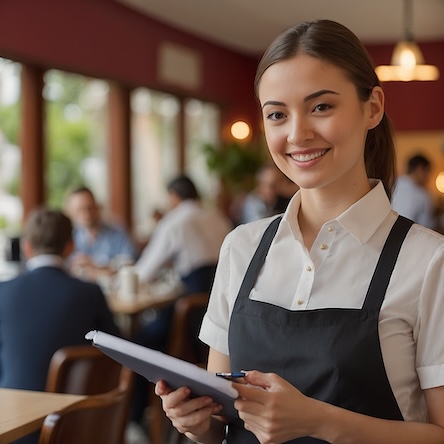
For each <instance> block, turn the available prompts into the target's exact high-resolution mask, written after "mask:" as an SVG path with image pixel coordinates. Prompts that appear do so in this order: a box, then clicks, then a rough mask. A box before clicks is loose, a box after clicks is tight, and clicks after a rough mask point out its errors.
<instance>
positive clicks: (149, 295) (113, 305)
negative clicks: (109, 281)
mask: <svg viewBox="0 0 444 444" xmlns="http://www.w3.org/2000/svg"><path fill="white" fill-rule="evenodd" d="M179 294H180V289H171V291H169V292H157V291H152V290H151V289H150V287H145V288H142V289H141V290H140V292H139V293H138V294H137V295H136V297H135V298H134V300H131V299H130V298H128V297H124V295H119V294H118V293H117V294H116V293H114V294H110V295H108V297H107V301H108V305H109V307H110V309H111V311H112V312H113V313H114V314H116V315H121V316H123V317H124V318H125V320H126V321H127V322H126V324H127V325H126V326H124V329H125V332H126V336H128V337H129V338H133V337H134V334H135V332H136V330H137V322H138V317H139V315H140V314H141V313H142V312H144V311H145V310H148V309H151V308H162V307H165V306H167V305H169V304H171V303H172V302H174V301H175V300H176V299H177V297H178V295H179Z"/></svg>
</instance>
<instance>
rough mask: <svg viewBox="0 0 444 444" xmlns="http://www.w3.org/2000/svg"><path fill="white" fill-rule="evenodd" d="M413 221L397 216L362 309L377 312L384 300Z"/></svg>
mask: <svg viewBox="0 0 444 444" xmlns="http://www.w3.org/2000/svg"><path fill="white" fill-rule="evenodd" d="M412 224H413V221H411V220H410V219H407V218H405V217H403V216H398V219H397V220H396V222H395V223H394V225H393V227H392V229H391V230H390V234H389V235H388V237H387V240H386V241H385V244H384V248H383V249H382V252H381V256H380V257H379V260H378V263H377V265H376V268H375V272H374V273H373V277H372V280H371V282H370V285H369V287H368V290H367V295H366V296H365V302H364V307H363V308H367V309H371V310H377V311H378V312H379V310H380V308H381V305H382V302H383V301H384V298H385V292H386V290H387V287H388V285H389V282H390V278H391V275H392V271H393V269H394V268H395V264H396V261H397V259H398V255H399V251H400V250H401V246H402V244H403V242H404V239H405V237H406V236H407V233H408V231H409V230H410V227H411V226H412Z"/></svg>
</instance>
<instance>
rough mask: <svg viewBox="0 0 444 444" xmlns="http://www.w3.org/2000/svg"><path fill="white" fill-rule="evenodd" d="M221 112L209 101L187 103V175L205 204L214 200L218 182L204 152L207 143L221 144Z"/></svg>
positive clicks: (190, 100) (193, 100)
mask: <svg viewBox="0 0 444 444" xmlns="http://www.w3.org/2000/svg"><path fill="white" fill-rule="evenodd" d="M219 134H220V110H219V108H218V107H217V106H216V105H214V104H212V103H207V102H202V101H200V100H196V99H189V100H187V101H186V103H185V135H186V142H185V155H186V156H185V163H186V166H185V168H186V171H187V174H189V176H190V177H191V178H192V179H193V180H194V182H195V184H196V186H197V188H198V189H199V191H200V193H201V194H202V198H203V199H204V200H206V201H214V200H215V198H216V196H217V194H218V191H219V181H218V179H217V177H215V175H214V174H210V173H209V171H208V167H207V164H206V158H205V156H204V155H203V153H202V147H203V146H204V145H205V144H211V145H214V146H218V145H219Z"/></svg>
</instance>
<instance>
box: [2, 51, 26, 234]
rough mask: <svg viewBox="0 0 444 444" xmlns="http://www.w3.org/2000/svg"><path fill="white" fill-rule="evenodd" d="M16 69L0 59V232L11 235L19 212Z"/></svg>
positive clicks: (18, 224) (19, 218)
mask: <svg viewBox="0 0 444 444" xmlns="http://www.w3.org/2000/svg"><path fill="white" fill-rule="evenodd" d="M20 69H21V66H20V64H18V63H15V62H12V61H11V60H6V59H2V58H0V231H1V230H6V233H7V234H8V235H12V236H14V235H16V234H18V233H19V232H20V227H21V222H22V215H23V206H22V201H21V198H20V189H19V184H20V175H21V169H20V164H21V150H20V148H19V146H18V143H19V140H18V139H19V126H20Z"/></svg>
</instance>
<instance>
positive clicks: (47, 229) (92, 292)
mask: <svg viewBox="0 0 444 444" xmlns="http://www.w3.org/2000/svg"><path fill="white" fill-rule="evenodd" d="M72 249H73V242H72V225H71V222H70V220H69V219H68V218H67V217H66V216H65V215H64V214H63V213H61V212H59V211H53V210H49V209H45V208H40V209H37V210H35V211H34V212H32V213H31V215H30V216H29V218H28V221H27V224H26V227H25V233H24V239H23V250H24V253H25V256H26V257H27V259H28V260H27V263H26V266H27V271H25V272H24V273H23V274H21V275H19V276H18V277H16V278H15V279H12V280H10V281H5V282H0V387H8V388H15V389H28V390H44V389H45V385H46V378H47V373H48V367H49V362H50V360H51V358H52V355H53V354H54V352H55V351H56V350H58V349H59V348H61V347H64V346H69V345H81V344H87V343H88V341H87V340H86V339H85V334H86V333H87V332H88V331H90V330H93V329H98V330H103V331H106V332H108V333H111V334H115V335H119V334H120V332H119V329H118V327H117V326H116V324H115V323H114V320H113V316H112V314H111V312H110V310H109V308H108V306H107V303H106V300H105V297H104V295H103V293H102V291H101V289H100V287H99V286H97V285H96V284H92V283H87V282H84V281H81V280H79V279H76V278H74V277H72V276H70V275H69V274H67V272H66V271H65V270H64V268H63V267H64V259H65V258H66V257H67V256H68V255H69V254H70V253H71V252H72Z"/></svg>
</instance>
